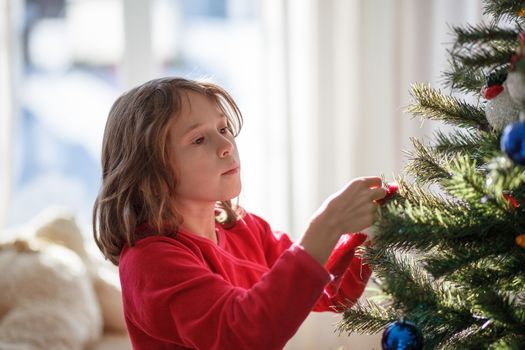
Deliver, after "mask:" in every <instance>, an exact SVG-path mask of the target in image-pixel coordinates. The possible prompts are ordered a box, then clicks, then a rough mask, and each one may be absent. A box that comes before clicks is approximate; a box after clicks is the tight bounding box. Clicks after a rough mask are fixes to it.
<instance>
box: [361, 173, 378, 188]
mask: <svg viewBox="0 0 525 350" xmlns="http://www.w3.org/2000/svg"><path fill="white" fill-rule="evenodd" d="M361 179H362V181H363V182H364V184H365V185H366V186H367V187H369V188H372V187H383V180H382V179H381V178H380V177H379V176H367V177H362V178H361Z"/></svg>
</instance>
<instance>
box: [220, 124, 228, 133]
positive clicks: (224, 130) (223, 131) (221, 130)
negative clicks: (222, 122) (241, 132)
mask: <svg viewBox="0 0 525 350" xmlns="http://www.w3.org/2000/svg"><path fill="white" fill-rule="evenodd" d="M219 131H220V133H221V134H226V133H227V132H228V131H229V130H228V127H227V126H225V127H224V128H221V129H220V130H219Z"/></svg>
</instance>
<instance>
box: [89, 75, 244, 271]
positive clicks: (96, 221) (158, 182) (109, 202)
mask: <svg viewBox="0 0 525 350" xmlns="http://www.w3.org/2000/svg"><path fill="white" fill-rule="evenodd" d="M187 91H195V92H197V93H200V94H203V95H205V96H208V97H209V98H211V99H213V100H214V101H215V102H216V103H217V105H218V106H219V108H221V110H222V112H223V113H224V114H225V115H226V117H227V119H228V127H229V128H230V129H231V131H232V133H233V135H234V136H237V135H238V134H239V132H240V129H241V127H242V115H241V112H240V110H239V108H238V106H237V104H236V103H235V101H234V100H233V98H232V97H231V96H230V95H229V94H228V93H227V92H226V91H225V90H224V89H222V88H221V87H219V86H217V85H214V84H212V83H209V82H200V81H193V80H188V79H183V78H171V77H169V78H161V79H154V80H151V81H149V82H147V83H145V84H143V85H140V86H138V87H136V88H133V89H131V90H130V91H128V92H126V93H124V94H123V95H122V96H120V97H119V98H118V99H117V100H116V101H115V103H114V104H113V106H112V107H111V110H110V112H109V116H108V120H107V123H106V128H105V130H104V139H103V143H102V186H101V189H100V192H99V194H98V196H97V198H96V200H95V204H94V207H93V234H94V238H95V242H96V243H97V245H98V247H99V249H100V250H101V251H102V253H103V254H104V256H105V257H106V258H107V259H109V260H110V261H111V262H113V263H114V264H115V265H118V262H119V256H120V252H121V251H122V248H123V247H124V245H125V244H129V245H130V246H133V245H134V244H135V242H136V241H137V240H138V239H140V238H143V237H144V236H148V235H151V234H160V235H167V236H173V235H174V234H175V233H176V231H177V228H178V226H179V225H180V224H182V222H183V218H182V217H181V215H180V214H178V213H177V212H176V210H175V208H173V207H172V205H171V199H172V198H173V196H174V193H175V186H176V183H177V179H176V177H175V174H173V171H172V170H171V169H172V168H171V165H170V162H169V159H170V158H169V154H168V147H166V146H167V144H168V142H169V132H168V131H169V127H168V126H169V123H170V121H171V120H172V118H176V117H178V115H179V114H180V111H181V107H182V98H183V95H184V94H185V93H186V92H187ZM217 207H218V212H219V213H221V215H219V216H218V217H216V220H217V221H219V222H221V223H222V224H223V225H224V226H226V227H231V226H233V225H234V224H235V223H236V221H237V218H238V215H239V214H240V213H241V209H240V208H239V207H237V206H235V207H234V206H233V205H232V203H231V201H223V202H220V203H217ZM143 224H147V225H148V226H149V227H152V228H153V230H137V227H138V226H140V225H143Z"/></svg>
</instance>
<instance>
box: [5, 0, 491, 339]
mask: <svg viewBox="0 0 525 350" xmlns="http://www.w3.org/2000/svg"><path fill="white" fill-rule="evenodd" d="M0 4H1V8H0V11H1V12H0V228H9V227H14V226H17V225H23V224H24V223H25V222H27V221H28V220H30V219H31V218H32V217H34V216H35V215H36V214H38V213H39V212H41V211H42V210H44V209H46V208H49V207H56V206H60V207H65V208H67V209H69V210H71V211H73V212H74V213H75V215H76V218H77V220H78V222H79V223H80V224H81V226H82V228H83V231H84V234H85V235H86V239H91V227H90V222H91V208H92V205H93V201H94V199H95V197H96V195H97V191H98V188H99V185H100V164H99V163H100V160H99V159H100V149H101V140H102V135H103V130H104V126H105V121H106V117H107V114H108V111H109V108H110V107H111V104H112V103H113V101H114V100H115V99H116V98H117V97H118V96H119V95H120V94H121V93H123V92H124V91H126V90H127V89H129V88H130V87H133V86H135V85H137V84H140V83H142V82H145V81H147V80H149V79H152V78H156V77H161V76H168V75H177V76H184V77H187V78H193V79H199V78H206V79H210V80H212V81H214V82H215V83H217V84H219V85H221V86H223V87H225V88H226V89H227V90H228V91H229V92H230V93H231V94H232V95H233V97H234V98H235V99H236V101H237V102H238V104H239V106H240V108H241V111H242V112H243V114H244V120H245V123H244V128H243V130H242V132H241V134H240V136H239V137H238V146H239V150H240V155H241V160H242V165H243V169H242V180H243V192H242V194H241V197H240V204H241V205H242V206H244V207H245V208H247V209H248V210H249V211H252V212H254V213H256V214H259V215H261V216H263V217H264V218H266V219H267V220H268V221H269V222H270V223H271V224H272V227H273V228H274V229H280V230H284V231H286V232H289V233H290V234H291V236H292V237H294V238H297V237H298V236H299V235H300V234H301V232H302V231H303V230H304V229H305V226H306V223H307V221H308V218H309V217H310V215H311V214H312V213H313V212H314V211H315V210H316V209H317V208H318V206H319V205H320V204H321V203H322V201H323V200H324V199H325V198H326V197H327V196H328V195H330V194H331V193H333V192H335V191H337V190H338V189H339V188H340V187H341V186H343V185H344V184H345V183H346V182H348V181H349V180H350V179H352V178H354V177H356V176H363V175H384V176H385V177H386V179H387V180H392V179H393V176H394V175H395V174H399V173H400V172H401V171H402V169H403V165H404V163H405V162H406V156H405V155H404V154H403V151H404V150H408V149H410V142H409V138H410V137H421V136H424V135H430V134H431V132H432V130H433V129H434V128H435V127H436V126H437V125H436V124H432V123H425V124H421V122H420V121H419V120H412V119H410V117H409V116H408V115H407V114H405V113H404V109H405V107H406V106H407V105H408V103H409V101H410V96H409V93H408V91H409V87H410V84H411V83H413V82H427V83H429V84H431V85H433V86H435V87H439V86H440V83H441V81H442V78H441V73H442V72H443V70H444V69H445V68H446V66H447V59H446V49H447V47H448V46H447V43H448V42H450V41H451V37H450V35H449V33H450V25H455V24H465V23H477V22H479V21H480V20H481V19H482V17H483V16H482V7H481V1H480V0H460V1H458V0H0ZM337 320H338V319H337V317H336V316H333V315H331V314H328V315H325V314H320V315H313V316H312V317H311V318H310V319H309V320H308V321H307V322H306V323H305V325H304V326H303V327H302V328H301V329H300V331H299V332H298V334H297V336H296V337H295V338H294V339H293V340H292V341H291V342H290V344H289V345H288V349H337V348H339V347H343V348H355V349H366V348H374V346H375V348H379V342H378V339H377V337H375V338H374V337H373V338H369V337H362V336H355V335H353V336H351V337H348V336H347V335H344V334H343V335H341V336H338V335H337V334H334V326H333V324H334V323H335V322H337ZM306 344H308V345H306ZM356 344H357V345H356ZM365 344H367V345H365ZM374 344H375V345H374Z"/></svg>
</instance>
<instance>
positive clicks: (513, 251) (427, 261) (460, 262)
mask: <svg viewBox="0 0 525 350" xmlns="http://www.w3.org/2000/svg"><path fill="white" fill-rule="evenodd" d="M505 231H506V232H511V233H510V234H507V235H508V236H509V237H508V238H506V239H503V238H502V237H500V235H499V233H500V232H494V233H493V234H492V235H490V236H489V237H488V238H486V239H484V240H480V241H478V242H466V243H464V242H461V241H457V242H454V244H450V245H440V246H439V248H436V249H434V250H432V251H431V252H429V254H427V255H425V256H424V257H423V258H422V261H423V265H424V267H425V269H426V270H427V271H429V272H430V273H431V274H432V276H434V278H436V279H437V278H441V277H443V276H445V275H452V274H453V273H454V272H455V271H457V270H460V269H461V268H463V267H465V266H468V265H471V264H475V263H476V262H478V261H480V260H482V259H484V258H488V257H491V256H492V257H498V256H500V255H506V254H510V255H512V256H514V255H519V256H518V257H516V258H514V257H513V259H517V261H523V259H524V258H523V257H521V254H522V252H521V251H519V249H521V248H517V246H516V244H515V242H514V239H513V237H512V231H509V230H505Z"/></svg>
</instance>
